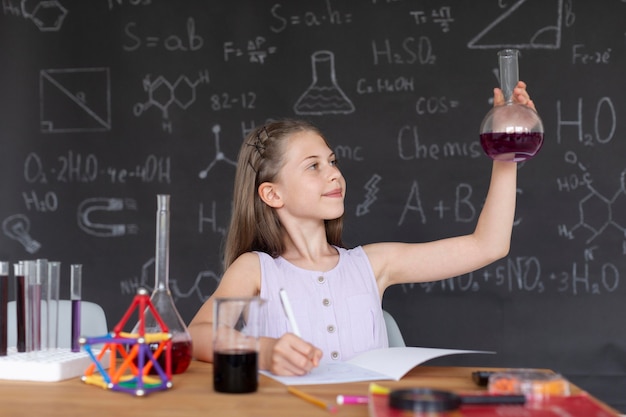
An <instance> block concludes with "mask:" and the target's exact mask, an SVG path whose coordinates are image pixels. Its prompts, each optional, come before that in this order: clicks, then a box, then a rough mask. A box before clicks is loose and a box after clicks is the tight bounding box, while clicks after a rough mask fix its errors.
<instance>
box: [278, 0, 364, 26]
mask: <svg viewBox="0 0 626 417" xmlns="http://www.w3.org/2000/svg"><path fill="white" fill-rule="evenodd" d="M324 3H325V5H326V8H325V10H323V11H319V12H315V11H310V10H309V11H305V12H303V13H298V12H296V13H292V14H287V15H285V14H283V13H284V10H283V5H282V4H280V3H277V4H275V5H273V6H272V8H271V9H270V14H271V16H272V18H273V20H272V23H271V24H270V30H271V31H272V32H275V33H280V32H283V31H284V30H285V29H287V28H288V27H290V26H304V27H309V28H311V27H312V28H316V27H319V26H322V25H324V24H330V25H344V24H349V23H351V22H352V14H351V13H342V12H340V11H338V10H337V9H335V8H334V7H333V4H332V3H333V1H332V0H325V1H324Z"/></svg>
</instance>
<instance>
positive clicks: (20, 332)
mask: <svg viewBox="0 0 626 417" xmlns="http://www.w3.org/2000/svg"><path fill="white" fill-rule="evenodd" d="M13 268H14V272H13V274H14V275H15V317H16V323H17V342H16V347H17V351H18V352H26V277H25V275H24V264H23V263H21V262H20V263H17V264H14V265H13Z"/></svg>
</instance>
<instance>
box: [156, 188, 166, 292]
mask: <svg viewBox="0 0 626 417" xmlns="http://www.w3.org/2000/svg"><path fill="white" fill-rule="evenodd" d="M169 253H170V196H169V195H163V194H160V195H158V196H157V216H156V253H155V258H154V278H155V282H154V292H155V293H156V292H157V291H159V292H162V291H165V292H168V293H169V269H170V265H169V264H170V255H169Z"/></svg>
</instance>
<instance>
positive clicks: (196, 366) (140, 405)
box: [0, 361, 617, 417]
mask: <svg viewBox="0 0 626 417" xmlns="http://www.w3.org/2000/svg"><path fill="white" fill-rule="evenodd" d="M212 370H213V367H212V365H211V364H208V363H203V362H197V361H194V362H192V364H191V366H190V368H189V369H188V370H187V372H185V373H184V374H181V375H175V376H174V378H173V384H174V386H173V388H171V389H170V390H168V391H159V392H153V393H151V394H149V395H147V396H145V397H135V396H133V395H130V394H125V393H121V392H113V391H109V390H105V389H102V388H98V387H96V386H94V385H88V384H85V383H83V382H82V381H80V379H78V378H75V379H70V380H65V381H61V382H22V381H0V415H2V416H12V417H13V416H65V417H71V416H81V417H89V416H108V417H125V416H138V417H139V416H149V417H160V416H167V417H184V416H203V417H215V416H259V417H263V416H268V417H269V416H272V417H281V416H285V417H287V416H289V417H307V416H329V415H332V414H330V413H328V412H326V411H325V410H323V409H321V408H318V407H316V406H314V405H312V404H310V403H308V402H306V401H304V400H302V399H300V398H298V397H295V396H294V395H292V394H289V393H288V392H287V389H286V387H285V386H284V385H282V384H280V383H278V382H276V381H274V380H273V379H271V378H268V377H265V376H263V375H262V376H261V379H260V383H259V390H258V392H256V393H253V394H220V393H216V392H214V391H213V381H212ZM473 370H474V369H473V368H464V367H429V366H419V367H417V368H415V369H413V370H412V371H411V372H409V374H407V375H406V376H405V377H404V378H403V379H402V380H401V381H379V382H378V383H379V384H380V385H382V386H385V387H389V388H399V387H429V388H439V389H445V390H451V391H464V392H465V391H476V390H479V389H480V388H478V387H477V386H476V385H475V384H474V383H473V381H472V379H471V372H472V371H473ZM368 387H369V382H357V383H349V384H333V385H314V386H313V385H310V386H298V388H299V389H300V390H301V391H304V392H306V393H308V394H312V395H315V396H316V397H319V398H321V399H323V400H325V401H328V402H333V403H334V402H335V398H336V396H337V394H350V395H356V394H360V395H366V394H367V392H368ZM574 390H575V391H580V390H579V389H578V388H576V387H574ZM607 409H609V408H608V406H607ZM609 410H611V409H609ZM611 411H613V412H615V413H616V414H617V412H616V411H615V410H611ZM335 415H338V416H361V417H366V416H367V415H368V409H367V406H364V405H344V406H341V407H340V408H339V411H338V412H337V413H336V414H335Z"/></svg>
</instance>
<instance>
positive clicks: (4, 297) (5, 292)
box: [0, 261, 9, 356]
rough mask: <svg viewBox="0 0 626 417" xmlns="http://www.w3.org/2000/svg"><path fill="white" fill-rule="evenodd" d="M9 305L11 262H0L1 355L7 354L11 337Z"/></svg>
mask: <svg viewBox="0 0 626 417" xmlns="http://www.w3.org/2000/svg"><path fill="white" fill-rule="evenodd" d="M8 305H9V263H8V262H4V261H3V262H0V318H1V319H2V322H1V324H0V356H6V355H7V340H8V338H9V328H8V325H7V324H8V323H7V315H8V314H9V311H8Z"/></svg>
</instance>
